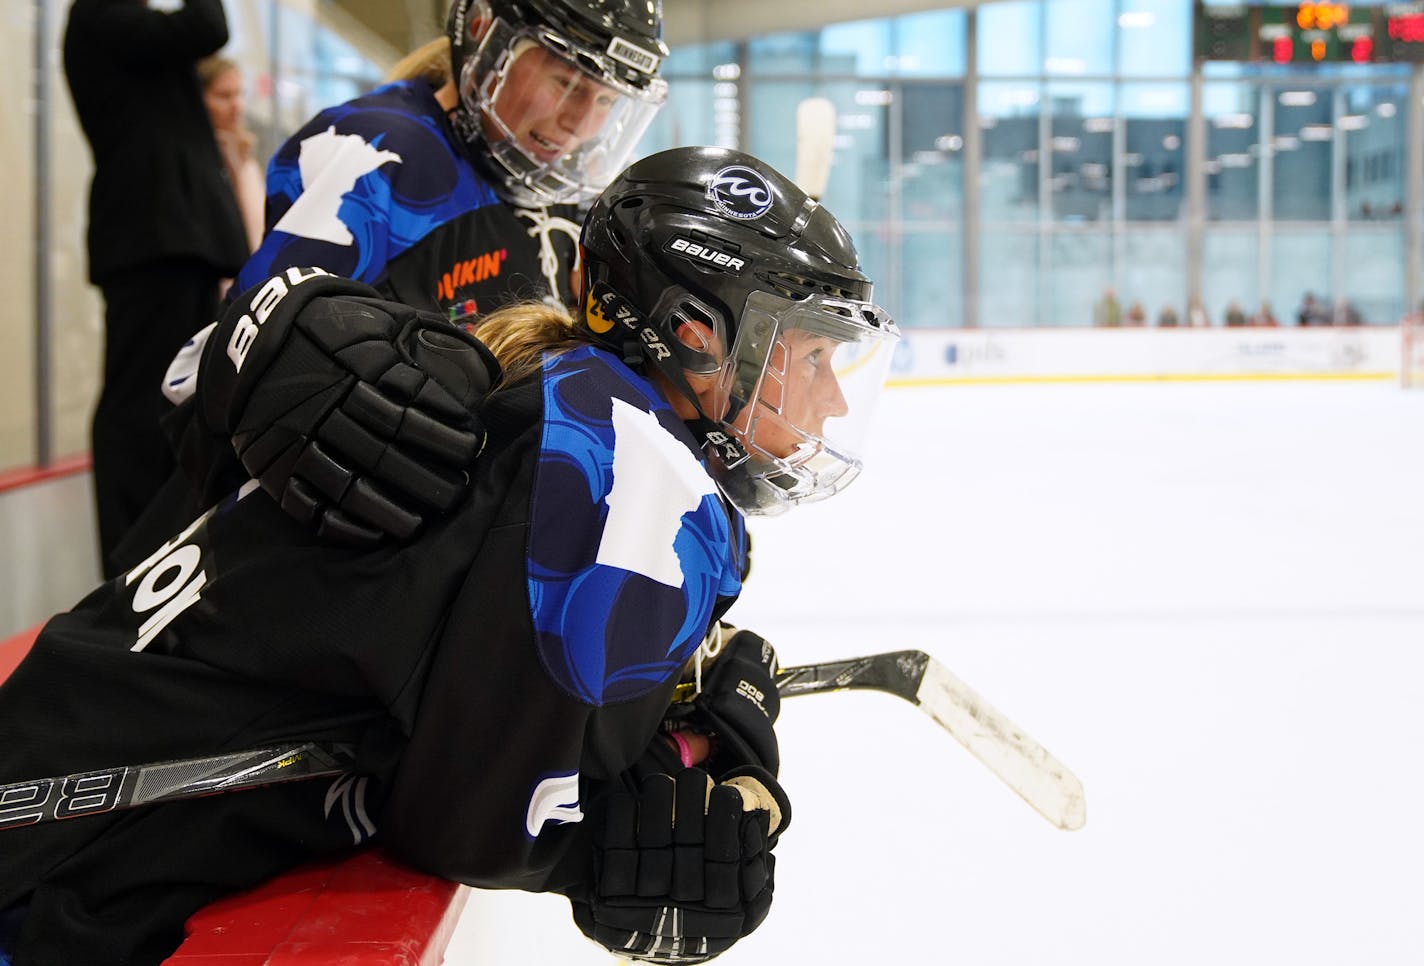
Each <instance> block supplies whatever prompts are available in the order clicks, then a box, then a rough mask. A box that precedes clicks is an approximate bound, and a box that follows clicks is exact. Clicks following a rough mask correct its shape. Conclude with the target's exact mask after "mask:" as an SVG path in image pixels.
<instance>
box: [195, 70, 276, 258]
mask: <svg viewBox="0 0 1424 966" xmlns="http://www.w3.org/2000/svg"><path fill="white" fill-rule="evenodd" d="M198 80H199V81H200V82H201V83H202V85H203V104H204V105H205V106H206V107H207V109H208V120H210V121H212V124H213V136H214V137H215V138H216V139H217V142H218V151H219V153H220V154H222V159H223V165H224V167H225V168H226V169H227V177H228V181H229V182H230V183H231V184H232V193H233V196H234V197H236V198H237V209H238V211H239V212H241V213H242V227H243V229H244V230H245V231H246V232H247V249H248V251H249V252H255V251H256V250H257V246H258V245H260V244H262V204H263V200H264V198H265V189H264V188H263V184H262V168H261V166H260V165H259V164H258V163H257V153H256V149H257V135H255V134H253V133H252V132H251V131H249V130H248V129H247V126H246V124H245V123H244V122H245V116H244V111H243V98H242V68H241V67H239V66H238V64H237V61H235V60H232V59H230V58H228V57H224V56H222V55H221V54H213V55H212V56H211V57H205V58H203V59H202V60H200V61H198Z"/></svg>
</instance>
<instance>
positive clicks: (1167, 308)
mask: <svg viewBox="0 0 1424 966" xmlns="http://www.w3.org/2000/svg"><path fill="white" fill-rule="evenodd" d="M1179 321H1180V320H1179V319H1178V317H1177V310H1176V309H1174V308H1172V306H1171V305H1170V304H1169V305H1164V306H1162V311H1160V312H1158V313H1157V326H1158V328H1162V329H1174V328H1176V327H1177V325H1178V324H1179Z"/></svg>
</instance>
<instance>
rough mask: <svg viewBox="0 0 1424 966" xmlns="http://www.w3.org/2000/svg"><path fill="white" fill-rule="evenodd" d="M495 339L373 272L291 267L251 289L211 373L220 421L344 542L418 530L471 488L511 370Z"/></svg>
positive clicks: (297, 512)
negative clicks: (364, 280) (482, 407)
mask: <svg viewBox="0 0 1424 966" xmlns="http://www.w3.org/2000/svg"><path fill="white" fill-rule="evenodd" d="M499 372H500V369H499V364H498V363H497V362H496V361H495V359H494V356H493V355H491V353H490V351H489V350H488V349H487V348H485V346H484V345H483V344H482V343H480V342H479V341H478V340H476V339H475V338H474V337H473V336H470V335H469V334H467V333H466V332H464V331H463V330H462V329H459V328H456V327H454V326H452V325H450V324H449V323H448V322H447V321H445V320H444V319H443V318H441V317H440V316H438V315H434V314H432V313H427V312H421V311H418V310H416V309H413V308H410V307H409V306H405V305H402V304H400V303H397V302H388V301H382V300H381V299H379V298H377V297H376V291H375V290H374V289H372V288H370V287H369V286H366V285H363V284H361V283H359V282H352V281H348V280H345V279H338V278H335V277H334V276H330V275H325V274H316V273H314V270H305V271H300V270H290V271H288V272H287V273H286V274H285V275H282V276H277V277H275V278H273V279H269V280H268V281H267V282H265V283H264V284H262V285H260V286H258V287H256V288H254V289H251V290H249V291H248V292H245V293H243V294H242V295H241V296H240V297H238V298H237V299H236V300H235V301H234V302H233V305H232V307H231V308H229V309H228V311H227V313H226V314H225V316H224V317H223V319H222V322H221V323H220V324H219V326H218V328H217V329H216V330H215V331H214V333H213V335H212V336H211V338H210V340H209V343H208V346H207V348H206V350H205V352H204V356H203V361H202V365H201V367H200V369H199V376H198V397H199V399H198V402H199V405H200V406H201V407H202V412H203V418H204V420H205V421H206V422H207V424H208V425H209V427H210V428H211V429H213V430H215V431H218V432H221V433H225V434H227V435H228V436H230V438H231V439H232V444H233V448H234V449H235V450H236V452H237V454H238V457H239V459H240V460H241V461H242V465H243V466H244V467H245V468H246V469H247V471H248V472H249V473H251V474H252V475H253V477H254V478H256V479H257V480H258V482H259V483H261V485H262V488H263V489H264V490H266V491H267V492H268V493H269V494H271V496H272V497H273V499H275V500H276V501H277V502H278V503H279V504H280V505H281V507H282V509H284V510H285V511H286V512H287V513H288V514H290V515H291V516H293V517H296V518H297V519H298V520H300V521H302V522H303V523H305V524H306V525H308V526H309V527H311V528H312V529H313V530H315V531H316V533H317V534H318V536H320V537H322V538H324V539H327V540H330V541H332V542H335V543H342V544H347V545H352V546H372V545H375V544H377V543H379V542H380V541H381V540H382V539H383V538H386V537H390V538H394V539H396V540H405V539H408V538H410V537H411V536H412V535H413V534H414V533H415V532H416V530H417V529H418V528H419V527H420V525H421V524H422V523H423V522H424V521H426V520H427V519H429V518H431V517H432V516H435V515H438V514H441V513H445V512H448V511H449V510H451V509H452V508H453V507H454V506H455V505H456V504H457V503H458V502H459V500H460V499H461V498H462V497H463V496H464V494H465V490H466V488H467V486H468V482H469V480H468V477H467V476H466V475H465V473H464V470H465V468H466V467H468V466H469V465H470V463H471V462H473V460H474V458H475V456H476V455H477V453H478V452H479V448H480V446H481V445H482V443H483V439H484V433H483V431H482V429H481V426H480V424H479V420H478V418H477V417H476V415H475V412H474V411H475V409H476V408H477V406H478V403H479V401H480V400H481V399H483V398H484V396H485V395H486V394H487V393H488V391H489V389H490V387H491V386H492V385H493V384H494V382H495V381H496V380H497V379H498V377H499Z"/></svg>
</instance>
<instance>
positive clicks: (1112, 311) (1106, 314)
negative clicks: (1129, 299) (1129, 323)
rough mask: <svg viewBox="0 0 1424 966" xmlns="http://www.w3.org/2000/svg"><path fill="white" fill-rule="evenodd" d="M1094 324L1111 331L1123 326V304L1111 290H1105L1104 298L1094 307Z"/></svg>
mask: <svg viewBox="0 0 1424 966" xmlns="http://www.w3.org/2000/svg"><path fill="white" fill-rule="evenodd" d="M1093 324H1094V325H1096V326H1101V327H1106V328H1110V329H1115V328H1117V327H1118V326H1120V325H1122V303H1121V302H1119V301H1118V300H1117V293H1116V292H1114V291H1113V290H1112V289H1111V288H1105V289H1103V297H1102V298H1101V299H1099V300H1098V302H1097V304H1096V305H1094V306H1093Z"/></svg>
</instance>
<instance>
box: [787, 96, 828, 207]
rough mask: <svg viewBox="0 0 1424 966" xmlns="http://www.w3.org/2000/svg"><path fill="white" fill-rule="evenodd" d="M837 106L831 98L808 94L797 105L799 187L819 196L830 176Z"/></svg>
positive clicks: (796, 176) (816, 196)
mask: <svg viewBox="0 0 1424 966" xmlns="http://www.w3.org/2000/svg"><path fill="white" fill-rule="evenodd" d="M835 137H836V106H835V105H834V104H832V103H831V101H830V99H829V98H825V97H808V98H806V99H805V100H804V101H802V102H801V103H800V104H797V105H796V175H795V178H794V180H795V182H796V186H797V187H798V188H800V189H801V190H802V191H804V192H806V193H807V194H808V195H810V196H811V197H812V198H820V197H821V195H822V194H823V193H824V192H825V190H826V182H827V181H829V180H830V178H831V151H832V149H833V147H834V143H835Z"/></svg>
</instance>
